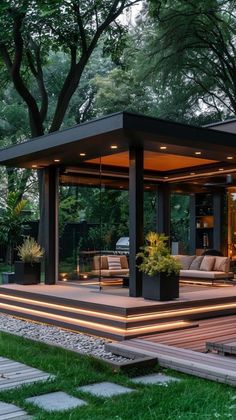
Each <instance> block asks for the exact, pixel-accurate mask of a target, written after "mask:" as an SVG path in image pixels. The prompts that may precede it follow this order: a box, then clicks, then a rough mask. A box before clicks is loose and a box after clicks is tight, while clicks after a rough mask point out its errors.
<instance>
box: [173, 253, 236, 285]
mask: <svg viewBox="0 0 236 420" xmlns="http://www.w3.org/2000/svg"><path fill="white" fill-rule="evenodd" d="M174 258H176V259H177V260H178V261H179V262H180V264H181V270H180V279H183V280H187V279H195V280H199V281H202V280H208V281H211V282H212V284H213V283H214V282H215V281H216V280H229V279H233V277H234V273H232V272H231V271H230V259H229V258H228V257H219V256H210V255H202V256H196V255H175V256H174Z"/></svg>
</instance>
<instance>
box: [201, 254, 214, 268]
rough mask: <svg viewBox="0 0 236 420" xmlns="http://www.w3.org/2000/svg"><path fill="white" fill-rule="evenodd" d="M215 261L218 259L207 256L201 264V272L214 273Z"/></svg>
mask: <svg viewBox="0 0 236 420" xmlns="http://www.w3.org/2000/svg"><path fill="white" fill-rule="evenodd" d="M215 259H216V257H213V256H210V255H207V256H205V257H204V258H203V260H202V262H201V265H200V270H201V271H212V270H213V267H214V264H215Z"/></svg>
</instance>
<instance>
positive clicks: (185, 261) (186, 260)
mask: <svg viewBox="0 0 236 420" xmlns="http://www.w3.org/2000/svg"><path fill="white" fill-rule="evenodd" d="M174 258H175V259H176V260H177V261H178V262H179V263H180V264H181V268H182V270H188V269H189V267H190V265H191V263H192V262H193V260H194V258H195V255H180V254H179V255H174Z"/></svg>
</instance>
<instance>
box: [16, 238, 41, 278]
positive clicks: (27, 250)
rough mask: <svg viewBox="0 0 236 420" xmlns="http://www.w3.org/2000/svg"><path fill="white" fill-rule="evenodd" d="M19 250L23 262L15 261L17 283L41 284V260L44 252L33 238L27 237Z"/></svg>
mask: <svg viewBox="0 0 236 420" xmlns="http://www.w3.org/2000/svg"><path fill="white" fill-rule="evenodd" d="M17 249H18V255H19V257H20V260H21V261H15V282H16V283H19V284H37V283H40V271H41V270H40V268H41V263H40V260H41V258H42V257H43V255H44V250H43V249H42V248H41V246H40V245H39V244H38V243H37V242H36V241H35V239H34V238H31V237H27V238H26V239H25V241H24V242H23V244H22V245H21V246H18V248H17Z"/></svg>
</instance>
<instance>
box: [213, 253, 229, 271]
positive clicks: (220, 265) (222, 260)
mask: <svg viewBox="0 0 236 420" xmlns="http://www.w3.org/2000/svg"><path fill="white" fill-rule="evenodd" d="M213 270H214V271H224V272H225V273H228V272H229V270H230V259H229V258H228V257H216V259H215V264H214V268H213Z"/></svg>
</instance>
